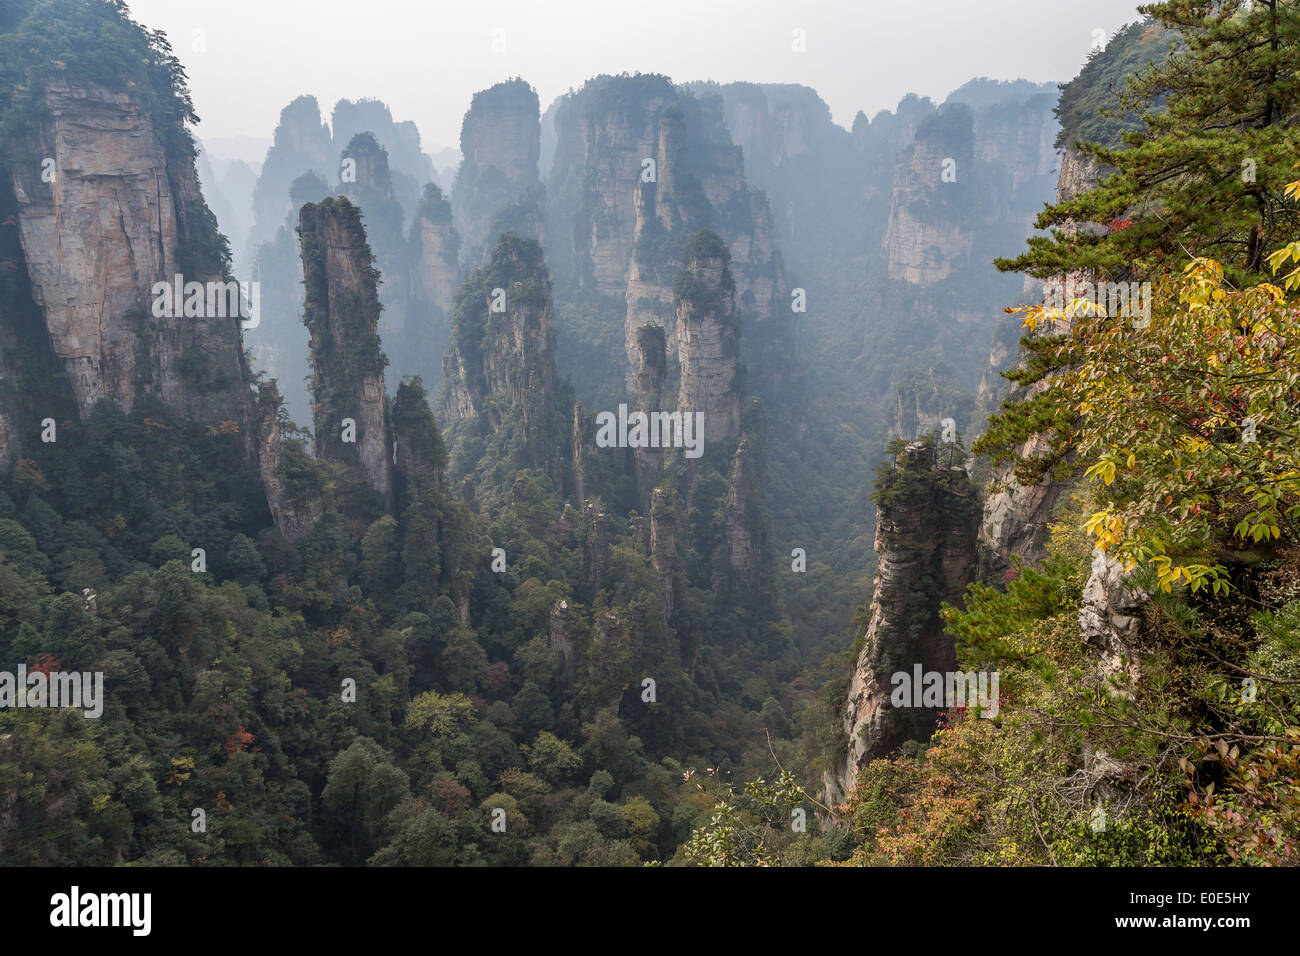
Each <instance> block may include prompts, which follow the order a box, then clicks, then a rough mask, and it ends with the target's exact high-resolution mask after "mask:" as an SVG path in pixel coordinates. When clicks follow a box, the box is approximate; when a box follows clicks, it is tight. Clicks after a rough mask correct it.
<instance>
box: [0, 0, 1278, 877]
mask: <svg viewBox="0 0 1300 956" xmlns="http://www.w3.org/2000/svg"><path fill="white" fill-rule="evenodd" d="M1140 17H1141V18H1140V19H1138V20H1137V21H1135V22H1134V23H1132V24H1130V25H1129V26H1127V27H1125V28H1124V29H1123V30H1121V31H1120V32H1119V33H1118V34H1116V35H1115V36H1114V37H1112V38H1110V40H1109V42H1108V43H1107V44H1106V45H1105V46H1104V48H1098V49H1096V50H1094V52H1093V53H1092V54H1091V55H1090V56H1089V57H1088V59H1087V61H1086V63H1084V64H1083V65H1082V68H1081V69H1080V71H1079V73H1078V75H1077V77H1075V78H1074V79H1072V80H1070V81H1069V82H1065V83H1062V84H1060V85H1059V86H1058V85H1057V84H1035V83H1029V82H1027V81H1023V80H1021V81H1015V82H998V81H994V80H990V79H987V78H978V79H973V80H971V81H970V82H969V83H967V84H965V85H964V86H962V87H960V88H958V89H957V90H955V91H954V92H953V93H952V95H950V96H949V97H948V99H947V100H946V101H945V102H943V103H940V104H935V103H934V102H932V101H931V100H929V99H923V98H920V97H917V96H909V97H907V98H905V99H904V100H903V101H902V102H901V103H900V104H899V106H898V108H897V110H895V111H884V112H882V113H880V114H879V115H877V116H875V117H872V118H868V117H867V116H865V115H864V114H862V113H859V114H858V117H857V120H856V121H855V122H854V123H853V125H852V128H851V129H846V128H844V127H841V126H838V125H836V124H834V123H833V122H832V121H831V117H830V112H829V109H828V108H827V107H826V105H825V103H823V102H822V100H821V99H820V98H819V97H818V96H817V94H816V92H815V91H813V90H811V89H809V88H807V87H801V86H786V85H777V84H757V83H753V84H751V83H731V84H717V83H712V82H681V83H678V82H674V81H673V80H672V79H670V78H668V77H665V76H660V75H656V74H635V75H631V74H622V75H618V76H614V75H602V76H598V77H594V78H591V79H590V80H588V81H587V82H586V83H585V85H583V86H581V87H580V88H578V89H574V90H570V91H569V92H568V93H567V94H565V95H564V96H562V97H560V98H558V99H557V100H556V101H555V102H554V103H552V104H550V105H549V107H545V108H544V105H543V104H542V103H541V102H540V101H539V98H538V94H537V92H536V91H535V90H534V89H533V88H532V87H531V86H530V85H529V84H528V83H527V82H526V81H525V80H523V79H520V78H514V79H511V80H508V81H506V82H503V83H500V84H497V85H496V86H493V87H491V88H490V89H488V90H484V91H482V92H480V93H479V94H477V95H476V96H475V97H474V98H473V101H472V102H471V103H470V104H469V107H468V110H467V112H466V113H465V117H464V121H463V125H462V132H461V143H460V155H461V160H460V166H459V169H458V170H457V171H456V173H455V176H454V180H452V179H450V178H449V177H446V176H443V175H441V174H439V173H438V172H437V171H436V170H435V164H434V162H433V160H432V159H431V158H430V157H429V156H428V155H426V154H425V153H424V152H423V151H422V148H421V144H420V136H419V133H418V131H416V129H415V126H414V124H413V123H411V122H409V121H398V120H395V119H394V117H393V115H392V112H391V111H390V110H389V108H388V107H387V106H386V105H384V104H383V103H380V102H378V101H375V100H365V99H362V100H357V101H352V100H346V99H345V100H341V101H339V103H338V105H337V106H336V107H335V109H334V111H333V113H332V115H331V118H330V123H329V124H328V125H326V123H325V122H324V120H323V118H322V116H321V112H320V108H319V105H318V103H317V101H316V99H315V97H314V96H312V95H310V93H309V92H306V91H304V94H303V95H302V96H300V97H299V98H297V99H295V100H293V102H291V103H290V104H288V105H287V106H286V107H285V108H284V111H283V112H282V113H281V116H280V125H279V127H278V128H277V129H276V131H275V138H274V141H273V145H272V146H271V148H270V150H269V151H268V153H267V155H266V160H265V162H264V163H263V164H262V165H261V167H260V169H259V170H258V171H257V176H256V178H255V179H253V178H252V177H251V175H250V176H249V177H248V178H247V179H246V180H243V181H242V182H243V185H242V187H240V188H241V190H242V192H240V194H239V195H236V194H235V193H234V191H233V187H230V188H228V189H226V190H224V191H223V189H222V188H221V187H220V186H219V184H218V183H216V182H212V181H209V179H208V174H207V173H206V172H205V170H210V169H211V163H210V162H209V160H208V155H207V151H205V150H201V148H200V144H199V142H198V141H197V140H196V138H195V136H196V131H197V130H200V129H201V126H200V125H199V124H198V116H197V115H196V110H195V106H194V102H193V100H192V98H191V94H190V92H189V90H188V88H187V77H186V73H185V69H184V66H183V64H182V62H181V59H180V58H178V56H177V55H176V53H175V52H174V51H173V49H172V47H171V45H170V44H169V41H168V39H167V37H166V36H165V35H164V34H162V33H161V32H156V31H151V30H149V29H147V28H146V27H144V26H142V25H140V24H139V23H137V22H136V21H135V20H134V19H133V18H132V15H131V13H130V11H129V10H128V5H127V4H126V3H125V2H122V0H0V83H3V85H4V87H5V88H6V90H7V91H10V95H8V96H6V97H5V98H4V99H3V101H0V671H8V672H10V673H17V672H18V671H19V668H20V667H21V668H23V669H24V671H25V673H27V674H37V673H39V674H41V675H52V674H61V673H70V672H76V673H83V674H100V675H102V688H103V689H102V700H101V704H102V713H101V714H99V715H98V716H96V717H94V718H88V717H87V716H85V714H84V713H83V711H82V710H81V709H78V708H62V707H45V706H38V705H36V704H35V703H29V704H25V705H17V706H15V705H14V704H13V703H12V702H6V698H5V697H4V695H3V694H0V704H3V706H0V863H3V864H6V865H29V866H30V865H115V864H122V863H138V864H142V865H168V866H177V865H181V866H209V867H211V866H232V865H325V864H334V865H343V866H366V865H370V866H411V865H439V866H442V865H466V866H493V865H509V866H520V865H529V866H575V865H585V866H640V865H651V866H659V865H674V866H690V865H705V866H749V865H764V866H774V865H780V866H813V865H820V866H899V865H953V864H961V865H1053V866H1080V865H1114V866H1138V865H1170V866H1184V865H1230V864H1245V865H1291V864H1294V862H1295V861H1296V855H1295V852H1294V847H1295V845H1296V841H1297V838H1300V784H1298V783H1297V778H1300V691H1298V690H1297V688H1300V554H1297V551H1296V547H1295V542H1293V541H1292V538H1293V537H1295V536H1296V535H1297V534H1298V533H1300V529H1298V527H1297V522H1300V462H1297V461H1296V456H1297V450H1296V449H1297V447H1300V446H1298V445H1297V436H1298V434H1300V421H1298V420H1297V418H1298V416H1300V393H1298V392H1297V388H1298V387H1300V386H1298V384H1297V383H1300V339H1298V338H1297V322H1296V319H1297V315H1300V313H1298V312H1297V310H1296V306H1295V295H1296V293H1297V290H1300V182H1297V180H1300V172H1297V170H1296V162H1295V156H1296V155H1297V152H1296V148H1297V146H1298V145H1300V144H1298V143H1297V137H1296V133H1295V128H1296V127H1295V121H1296V119H1297V117H1298V116H1300V3H1296V2H1294V0H1257V2H1255V3H1253V4H1251V3H1240V2H1235V0H1230V2H1227V3H1211V2H1208V0H1166V2H1159V3H1152V4H1148V5H1146V6H1144V7H1143V8H1141V11H1140ZM214 179H215V177H214ZM440 180H441V181H440ZM235 181H236V180H235V179H233V178H226V179H223V180H222V182H224V183H227V184H229V183H234V182H235ZM235 209H238V210H239V212H238V214H237V215H236V214H235V213H233V212H230V210H235ZM235 229H238V230H240V234H238V235H230V233H231V231H232V230H235ZM1026 240H1028V241H1026ZM232 249H233V250H234V251H233V252H232ZM174 275H177V276H182V277H184V278H185V279H187V280H194V281H197V282H199V283H203V284H206V285H207V286H208V287H209V297H210V296H211V291H210V290H211V288H212V287H214V286H215V287H223V286H224V285H225V284H226V283H231V282H238V281H239V280H248V279H250V278H251V279H252V280H253V281H254V282H256V283H257V288H258V289H259V290H260V300H259V302H260V304H259V313H260V314H259V315H258V316H257V317H256V320H255V321H251V322H250V321H249V320H248V316H247V315H246V314H233V313H232V314H227V313H226V312H221V313H220V314H213V313H212V312H211V311H210V309H206V308H204V307H202V305H201V304H200V305H196V306H195V308H194V310H192V311H191V310H190V309H189V308H188V306H187V307H186V308H184V309H181V310H180V311H178V312H176V313H175V314H173V313H172V312H171V311H167V312H165V313H161V312H160V311H159V310H158V309H157V308H156V306H154V307H151V303H155V302H156V300H157V296H158V292H157V291H156V290H155V285H156V283H158V282H159V281H161V282H163V283H164V284H166V283H170V282H171V281H172V278H173V276H174ZM1065 278H1068V279H1069V282H1070V284H1067V286H1066V287H1065V288H1066V292H1065V294H1064V295H1057V296H1053V290H1054V289H1056V288H1057V284H1059V283H1060V282H1061V280H1062V279H1065ZM1121 293H1122V294H1121ZM178 298H179V295H178ZM608 421H616V422H619V423H620V427H619V428H609V427H608V426H604V427H605V428H609V430H608V431H606V430H604V428H603V427H602V423H605V422H608ZM647 423H650V424H649V428H650V431H649V433H650V434H655V435H656V440H654V441H650V440H649V439H645V440H642V441H638V440H637V438H636V437H635V436H637V435H642V436H644V435H645V434H647V433H646V431H645V426H646V425H647ZM654 423H657V425H656V424H654ZM696 423H698V424H696ZM656 427H658V428H659V429H660V430H659V431H658V432H656V431H655V428H656ZM692 427H694V428H696V429H697V431H695V432H691V431H689V429H691V428H692ZM610 433H614V434H615V435H616V438H617V440H614V441H610V440H607V438H608V435H609V434H610ZM659 438H662V439H663V441H662V442H661V441H659V440H658V439H659ZM873 532H874V536H873ZM913 668H915V669H916V672H917V674H918V675H919V674H920V673H921V672H922V671H925V672H939V673H949V674H951V673H953V672H956V673H957V674H958V675H959V676H960V674H963V673H969V674H971V675H972V677H973V676H974V675H976V674H978V675H981V676H982V677H983V676H988V675H993V676H994V678H995V680H994V683H993V684H992V686H993V688H994V694H995V699H994V700H992V701H989V700H986V699H984V698H983V697H981V699H980V700H979V702H978V703H975V702H973V701H971V700H969V699H966V700H965V703H962V704H958V705H954V703H953V702H952V701H951V700H948V701H947V702H944V701H943V700H930V699H928V698H927V699H926V700H925V701H924V702H923V704H922V702H921V701H920V698H919V697H918V701H917V704H916V705H908V704H903V705H900V704H899V703H898V698H897V694H896V693H892V690H893V687H892V686H891V685H896V684H897V683H898V681H897V678H898V675H900V674H902V675H904V676H906V675H910V674H911V673H912V671H913ZM51 680H52V678H51ZM972 686H973V685H972ZM980 686H981V687H984V685H983V684H981V685H980ZM18 693H19V694H20V695H21V694H24V693H25V691H23V690H20V691H18Z"/></svg>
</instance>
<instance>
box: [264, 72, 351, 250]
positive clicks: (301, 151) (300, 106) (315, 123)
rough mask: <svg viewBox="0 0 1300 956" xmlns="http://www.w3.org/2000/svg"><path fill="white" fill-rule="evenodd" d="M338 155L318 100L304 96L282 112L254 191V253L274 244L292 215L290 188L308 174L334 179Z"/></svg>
mask: <svg viewBox="0 0 1300 956" xmlns="http://www.w3.org/2000/svg"><path fill="white" fill-rule="evenodd" d="M336 156H337V151H336V150H335V149H334V146H333V143H332V141H331V139H330V131H329V127H327V126H326V125H325V123H324V122H323V121H322V120H321V114H320V104H318V103H317V102H316V97H314V96H300V97H298V98H297V99H296V100H294V101H293V102H292V103H290V104H289V105H288V106H286V107H285V108H284V109H282V110H281V111H280V122H279V124H278V125H277V126H276V128H275V140H274V142H273V144H272V145H271V148H270V149H269V150H267V153H266V160H265V161H264V162H263V164H262V171H261V173H260V174H259V176H258V177H257V183H256V184H255V185H254V187H253V228H252V231H251V232H250V234H249V237H248V249H249V251H250V253H251V252H253V251H255V250H256V249H257V246H258V245H259V244H261V243H263V242H268V241H270V240H271V239H272V238H273V237H274V236H275V231H276V229H278V228H279V227H280V225H281V224H282V223H283V222H284V219H285V216H286V215H288V214H289V212H290V211H291V210H290V206H289V187H290V185H291V184H292V183H293V181H294V180H295V179H297V178H298V177H299V176H301V175H303V174H304V173H307V172H310V171H313V170H314V171H316V172H317V173H319V174H322V175H325V176H328V177H330V178H331V179H332V178H333V175H334V173H335V172H336V170H335V168H334V161H335V158H336Z"/></svg>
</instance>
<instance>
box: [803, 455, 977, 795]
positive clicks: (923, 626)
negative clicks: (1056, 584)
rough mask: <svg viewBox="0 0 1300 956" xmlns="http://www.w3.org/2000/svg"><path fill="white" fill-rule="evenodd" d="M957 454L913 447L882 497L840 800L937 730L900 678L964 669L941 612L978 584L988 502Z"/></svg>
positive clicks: (839, 769) (848, 713) (833, 774)
mask: <svg viewBox="0 0 1300 956" xmlns="http://www.w3.org/2000/svg"><path fill="white" fill-rule="evenodd" d="M947 454H948V452H946V451H945V449H944V447H943V446H942V445H940V446H938V448H937V450H936V446H935V445H934V443H933V442H925V441H922V442H912V443H910V444H908V445H907V446H906V447H905V448H903V449H902V450H901V452H900V453H899V455H898V458H897V459H896V460H895V462H894V464H893V466H892V469H891V470H890V471H889V472H888V473H887V475H886V477H885V480H884V481H883V482H882V484H881V487H880V489H879V491H878V495H877V498H878V501H877V511H876V553H877V555H878V563H877V567H876V584H875V594H874V596H873V598H872V601H871V609H870V617H869V620H868V624H867V630H866V635H865V638H864V641H863V645H862V651H861V653H860V654H859V656H858V660H857V665H856V666H855V667H854V671H853V676H852V678H851V680H850V684H849V693H848V700H847V703H846V705H845V709H844V718H843V727H844V732H845V734H846V736H847V744H848V750H847V752H846V753H845V755H844V756H843V758H842V759H841V760H840V761H838V762H837V763H836V765H835V766H834V767H833V768H832V769H831V771H829V772H828V773H827V775H826V789H827V793H828V795H830V797H831V799H832V800H835V801H837V802H838V801H839V800H841V799H842V798H843V796H844V795H845V794H847V793H848V792H849V791H850V790H851V789H852V787H853V785H854V781H855V779H856V776H857V772H858V770H859V769H861V768H862V767H863V766H865V765H866V764H867V763H868V762H870V761H871V760H872V759H874V758H876V757H883V756H886V755H887V754H889V753H890V752H892V751H893V750H895V749H896V748H898V747H899V746H900V745H901V744H902V743H904V742H905V741H908V740H920V741H922V742H924V741H928V740H929V739H930V735H931V733H932V732H933V731H934V728H935V726H936V723H937V719H938V711H937V710H935V709H931V708H917V707H894V706H892V704H891V700H890V695H891V692H892V691H893V684H892V683H891V680H890V678H891V675H893V674H895V673H897V672H900V671H904V672H907V673H908V674H911V673H912V671H913V668H914V667H915V666H916V665H920V666H921V669H922V671H923V672H925V671H939V672H947V671H952V670H953V669H954V668H955V666H956V661H957V655H956V647H955V642H954V640H953V638H952V637H951V636H949V635H948V634H947V633H945V631H944V629H943V622H942V620H941V619H940V617H939V606H940V602H941V601H947V602H948V603H950V604H953V605H955V606H960V605H961V603H962V599H963V595H964V593H965V591H966V586H967V585H968V584H970V582H971V581H972V580H973V579H974V575H975V535H976V530H977V527H978V523H979V501H978V495H977V491H976V489H975V487H974V486H973V485H972V483H971V481H970V479H969V478H968V476H967V475H966V471H965V469H964V468H962V467H961V466H960V465H959V464H948V463H945V462H944V458H945V456H946V455H947Z"/></svg>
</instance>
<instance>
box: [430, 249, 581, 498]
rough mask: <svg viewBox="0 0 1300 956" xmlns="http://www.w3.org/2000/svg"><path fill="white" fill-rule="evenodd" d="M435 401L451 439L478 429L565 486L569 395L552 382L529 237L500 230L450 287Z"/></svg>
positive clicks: (540, 277) (551, 341) (550, 312)
mask: <svg viewBox="0 0 1300 956" xmlns="http://www.w3.org/2000/svg"><path fill="white" fill-rule="evenodd" d="M440 408H441V410H442V414H441V416H440V418H441V420H442V421H443V422H444V424H445V425H446V427H447V429H448V431H449V433H450V434H451V435H452V439H453V444H455V443H456V440H457V439H459V438H460V437H461V436H463V435H467V434H472V433H478V432H479V431H480V430H481V432H484V433H488V434H490V435H491V436H492V438H491V440H490V443H489V444H490V445H494V447H495V452H494V454H496V455H497V456H500V457H503V458H508V459H510V460H512V461H515V462H516V463H518V464H520V465H522V466H525V467H534V468H540V469H542V470H543V471H545V472H546V473H547V474H548V475H550V476H551V478H552V480H553V481H554V482H555V485H556V487H557V489H561V490H562V489H563V488H564V487H565V476H566V475H567V474H568V472H569V469H570V466H571V462H572V459H573V457H574V448H573V447H570V444H569V439H570V431H571V422H570V420H569V418H568V415H569V410H570V409H571V408H572V399H571V398H569V397H565V396H562V395H561V394H560V389H559V386H558V376H557V374H556V371H555V331H554V309H553V306H552V302H551V280H550V275H549V273H548V272H547V270H546V264H545V262H544V261H543V258H542V249H541V246H539V245H538V244H537V242H536V241H535V240H532V239H523V238H520V237H519V236H517V235H515V234H513V233H506V234H505V235H503V236H502V237H501V239H500V241H499V242H498V243H497V245H496V248H495V249H494V250H493V252H492V258H491V260H490V261H489V262H488V264H487V265H485V266H483V267H481V268H480V269H478V270H476V271H475V273H474V274H473V275H472V276H471V277H470V278H468V279H467V280H466V281H465V282H464V283H462V284H461V287H460V289H459V290H458V291H457V293H456V309H455V315H454V316H453V319H452V331H451V346H450V348H449V349H448V350H447V355H446V357H445V358H444V360H443V373H442V396H441V399H440ZM478 449H479V450H478V454H480V455H481V454H482V453H483V448H482V446H481V445H479V446H478ZM466 464H470V463H466Z"/></svg>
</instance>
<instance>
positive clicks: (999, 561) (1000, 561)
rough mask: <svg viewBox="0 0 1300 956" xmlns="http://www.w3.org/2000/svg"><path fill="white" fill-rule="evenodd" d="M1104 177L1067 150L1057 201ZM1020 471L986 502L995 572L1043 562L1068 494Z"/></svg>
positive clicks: (985, 536) (1029, 446)
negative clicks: (1023, 479)
mask: <svg viewBox="0 0 1300 956" xmlns="http://www.w3.org/2000/svg"><path fill="white" fill-rule="evenodd" d="M1098 177H1099V171H1098V170H1097V168H1096V165H1095V164H1094V163H1093V162H1091V161H1090V160H1089V159H1088V158H1087V157H1084V156H1081V155H1080V154H1079V153H1077V152H1076V151H1075V150H1073V149H1069V148H1067V149H1066V151H1065V153H1064V154H1063V155H1062V157H1061V172H1060V178H1059V181H1058V185H1057V190H1056V201H1057V202H1065V201H1067V200H1070V199H1073V198H1074V197H1075V196H1077V195H1079V194H1080V193H1082V192H1086V191H1087V190H1088V189H1090V188H1092V187H1093V186H1094V185H1096V183H1097V181H1098ZM1067 228H1068V227H1067ZM1069 278H1070V279H1071V280H1082V279H1083V275H1082V274H1074V275H1071V276H1070V277H1069ZM1041 331H1045V329H1042V330H1041ZM1004 355H1005V352H1003V351H1002V350H1001V349H1000V348H999V347H998V345H997V344H996V343H995V346H994V351H993V354H992V355H991V356H990V367H991V368H997V367H1000V365H1001V363H1002V362H1003V361H1004V360H1005V359H1004ZM1050 387H1051V382H1050V381H1043V382H1038V383H1037V384H1035V385H1033V386H1032V387H1030V388H1029V389H1027V390H1025V392H1024V394H1023V395H1020V396H1013V397H1019V398H1021V399H1027V398H1031V397H1033V396H1034V395H1036V394H1039V393H1040V392H1042V391H1044V390H1045V389H1048V388H1050ZM1043 447H1044V445H1043V441H1042V439H1040V438H1038V437H1031V438H1030V439H1029V440H1027V441H1026V442H1025V444H1024V445H1023V446H1022V447H1021V449H1020V457H1022V458H1025V457H1029V456H1032V455H1036V454H1038V453H1039V452H1041V451H1042V450H1043ZM1014 470H1015V466H1014V463H1011V462H1008V463H1007V464H1005V465H1002V466H1001V467H999V468H998V469H997V470H996V471H995V472H994V475H993V487H994V488H995V489H996V490H995V491H994V492H993V493H992V494H990V495H989V496H988V498H987V500H986V501H985V503H984V516H983V520H982V521H981V524H980V543H981V544H982V545H983V546H984V548H985V549H986V558H985V560H986V561H987V562H988V563H989V567H990V570H992V571H994V572H996V571H997V570H1000V569H1001V568H1004V567H1005V566H1006V565H1007V564H1008V562H1009V561H1010V560H1011V557H1012V556H1013V555H1014V556H1018V557H1020V558H1023V559H1024V560H1026V561H1029V562H1034V561H1039V560H1041V559H1042V558H1043V557H1044V556H1045V553H1046V552H1045V551H1044V546H1045V543H1046V540H1047V522H1048V519H1049V518H1050V517H1051V514H1052V509H1053V508H1055V507H1056V502H1057V500H1058V499H1059V498H1060V495H1061V492H1062V490H1063V488H1062V486H1061V485H1060V484H1059V483H1056V482H1052V481H1044V482H1041V483H1039V484H1036V485H1031V486H1025V485H1022V484H1020V482H1018V481H1017V480H1016V477H1015V474H1014Z"/></svg>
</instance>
